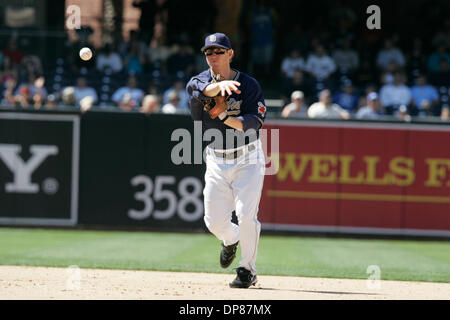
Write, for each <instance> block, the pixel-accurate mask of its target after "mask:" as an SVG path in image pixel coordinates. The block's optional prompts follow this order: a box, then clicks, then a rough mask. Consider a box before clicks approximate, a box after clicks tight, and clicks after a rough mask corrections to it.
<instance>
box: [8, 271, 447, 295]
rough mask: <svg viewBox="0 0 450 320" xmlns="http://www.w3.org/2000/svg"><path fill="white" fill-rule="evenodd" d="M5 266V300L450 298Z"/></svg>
mask: <svg viewBox="0 0 450 320" xmlns="http://www.w3.org/2000/svg"><path fill="white" fill-rule="evenodd" d="M78 270H79V273H78V271H77V269H67V268H44V267H13V266H0V299H150V300H154V299H167V300H176V299H188V300H191V299H192V300H195V299H204V300H211V299H214V300H216V299H217V300H228V299H229V300H231V299H233V300H240V299H243V300H249V299H255V300H259V299H267V300H279V299H282V300H290V299H295V300H300V299H321V300H324V299H352V300H353V299H450V284H449V283H427V282H405V281H384V280H382V281H380V288H372V287H371V286H370V285H369V286H368V285H367V281H366V280H348V279H326V278H299V277H275V276H264V275H260V276H258V278H259V281H258V284H257V285H256V286H255V287H252V288H250V289H248V290H245V289H230V288H229V287H228V282H229V281H231V280H232V279H233V278H234V275H233V274H211V273H184V272H154V271H125V270H101V269H78Z"/></svg>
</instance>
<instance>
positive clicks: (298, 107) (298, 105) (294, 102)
mask: <svg viewBox="0 0 450 320" xmlns="http://www.w3.org/2000/svg"><path fill="white" fill-rule="evenodd" d="M303 98H304V95H303V92H301V91H294V92H292V94H291V103H289V104H288V105H287V106H285V107H284V108H283V111H282V112H281V116H282V117H283V118H295V117H301V118H306V117H307V116H308V115H307V111H306V110H307V109H308V106H307V105H306V104H305V103H304V101H303Z"/></svg>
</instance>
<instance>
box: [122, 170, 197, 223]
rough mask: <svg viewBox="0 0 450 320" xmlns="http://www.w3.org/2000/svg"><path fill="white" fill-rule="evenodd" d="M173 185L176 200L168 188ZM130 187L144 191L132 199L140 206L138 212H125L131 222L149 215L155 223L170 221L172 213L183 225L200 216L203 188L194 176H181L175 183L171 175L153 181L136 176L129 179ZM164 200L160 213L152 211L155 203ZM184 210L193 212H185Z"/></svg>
mask: <svg viewBox="0 0 450 320" xmlns="http://www.w3.org/2000/svg"><path fill="white" fill-rule="evenodd" d="M175 184H176V188H177V190H178V195H179V196H178V197H177V195H176V194H175V193H174V192H173V191H172V190H169V189H168V188H167V187H168V186H173V185H175ZM131 185H132V186H133V187H138V186H139V185H143V186H144V189H143V190H141V191H136V192H135V193H134V199H136V200H137V201H139V202H141V203H143V205H144V207H143V209H141V210H136V209H130V210H128V217H130V218H131V219H134V220H144V219H147V218H149V217H150V216H152V217H153V218H154V219H157V220H166V219H170V218H172V217H173V216H174V215H175V213H177V214H178V216H179V217H180V218H181V219H182V220H184V221H187V222H193V221H196V220H198V219H200V218H201V217H202V216H203V202H202V201H201V200H200V196H201V194H202V190H203V186H202V183H201V181H200V179H198V178H196V177H185V178H183V179H181V180H180V181H179V182H178V183H177V181H176V178H175V177H174V176H156V177H155V178H154V181H153V180H152V179H151V178H150V177H148V176H145V175H138V176H135V177H134V178H132V179H131ZM162 200H166V201H167V203H168V205H167V207H166V208H165V209H164V210H158V209H155V202H159V201H162ZM188 207H190V208H193V210H188Z"/></svg>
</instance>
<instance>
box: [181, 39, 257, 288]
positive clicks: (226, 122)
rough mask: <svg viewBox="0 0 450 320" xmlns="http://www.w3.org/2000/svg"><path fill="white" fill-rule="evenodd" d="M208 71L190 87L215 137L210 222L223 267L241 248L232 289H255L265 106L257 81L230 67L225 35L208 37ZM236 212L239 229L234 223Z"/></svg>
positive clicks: (210, 156)
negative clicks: (220, 243) (261, 139)
mask: <svg viewBox="0 0 450 320" xmlns="http://www.w3.org/2000/svg"><path fill="white" fill-rule="evenodd" d="M201 51H202V52H203V53H204V54H205V57H206V62H207V63H208V65H209V67H210V68H209V69H208V70H205V71H203V72H202V73H200V74H198V75H196V76H194V77H192V78H191V79H190V81H189V82H188V84H187V86H186V90H187V92H188V95H189V104H190V108H191V115H192V118H193V120H194V121H202V128H203V133H204V134H203V135H204V138H203V139H204V140H206V139H205V137H206V136H207V134H206V133H207V132H208V131H211V130H215V132H220V133H221V137H220V138H218V137H217V136H215V138H214V140H213V139H211V140H213V141H212V142H211V143H210V144H209V145H208V146H206V149H205V153H206V173H205V189H204V191H203V195H204V202H205V217H204V220H205V224H206V226H207V227H208V229H209V230H210V231H211V233H213V234H214V235H215V236H216V237H217V238H218V239H219V240H221V241H222V250H221V253H220V265H221V266H222V267H223V268H227V267H229V266H230V265H231V263H232V262H233V260H234V258H235V256H236V250H237V247H238V245H239V244H240V245H241V255H242V258H241V261H240V262H239V267H238V268H237V269H236V273H237V275H236V278H235V279H234V280H233V281H232V282H231V283H230V287H232V288H248V287H250V286H251V285H255V283H256V281H257V278H256V268H255V261H256V255H257V249H258V241H259V234H260V230H261V224H260V223H259V221H258V219H257V213H258V206H259V200H260V197H261V190H262V187H263V181H264V170H265V160H264V153H263V150H262V146H261V141H260V140H259V129H261V127H262V125H263V122H264V119H265V115H266V107H265V102H264V96H263V93H262V90H261V87H260V86H259V84H258V82H257V81H256V80H255V79H254V78H252V77H250V76H248V75H247V74H245V73H242V72H240V71H238V70H235V69H233V68H231V67H230V62H231V59H232V58H233V54H234V52H233V49H232V48H231V44H230V40H229V39H228V37H227V36H226V35H225V34H223V33H215V34H211V35H209V36H207V37H206V38H205V45H204V46H203V47H202V48H201ZM233 210H234V211H235V212H236V216H237V218H238V222H239V225H236V224H234V223H232V222H231V217H232V212H233Z"/></svg>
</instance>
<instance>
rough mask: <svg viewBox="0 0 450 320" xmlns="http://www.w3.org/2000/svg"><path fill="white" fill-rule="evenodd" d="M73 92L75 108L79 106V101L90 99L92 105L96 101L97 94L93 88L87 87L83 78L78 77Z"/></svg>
mask: <svg viewBox="0 0 450 320" xmlns="http://www.w3.org/2000/svg"><path fill="white" fill-rule="evenodd" d="M74 90H75V100H76V104H77V106H80V101H81V100H82V99H83V98H86V97H92V99H93V103H94V104H95V103H96V102H97V101H98V96H97V92H96V91H95V89H94V88H91V87H88V86H87V83H86V79H85V78H83V77H79V78H78V79H77V84H76V86H75V87H74Z"/></svg>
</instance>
